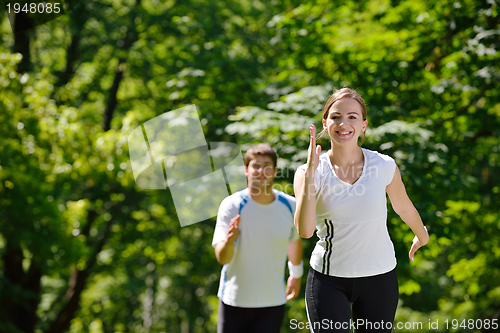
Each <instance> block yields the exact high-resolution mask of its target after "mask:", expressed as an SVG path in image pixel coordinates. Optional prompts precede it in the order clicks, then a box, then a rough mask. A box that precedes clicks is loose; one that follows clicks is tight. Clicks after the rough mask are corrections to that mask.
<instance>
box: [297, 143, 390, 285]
mask: <svg viewBox="0 0 500 333" xmlns="http://www.w3.org/2000/svg"><path fill="white" fill-rule="evenodd" d="M362 151H363V154H364V157H365V162H364V166H363V172H362V174H361V177H360V178H359V179H358V180H357V181H356V182H355V183H354V184H353V185H351V184H348V183H346V182H344V181H342V180H340V179H339V178H338V177H337V175H336V174H335V172H334V169H333V166H332V164H331V162H330V158H329V157H328V156H329V155H328V152H327V153H325V154H323V155H321V156H320V159H319V165H318V168H317V169H316V172H315V174H314V185H315V191H316V234H317V236H318V238H319V241H318V242H317V243H316V247H315V248H314V251H313V253H312V256H311V261H310V265H311V267H312V268H313V269H314V270H316V271H318V272H320V273H323V274H327V275H331V276H338V277H364V276H373V275H378V274H383V273H387V272H389V271H391V270H392V269H394V268H395V267H396V256H395V253H394V246H393V244H392V241H391V239H390V237H389V233H388V231H387V200H386V192H385V189H386V186H387V185H389V184H390V183H391V181H392V178H393V177H394V172H395V170H396V163H395V162H394V159H392V158H391V157H389V156H387V155H383V154H380V153H378V152H375V151H371V150H368V149H364V148H362ZM300 168H302V169H305V168H306V166H305V165H301V166H300Z"/></svg>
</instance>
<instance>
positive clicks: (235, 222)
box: [226, 214, 240, 243]
mask: <svg viewBox="0 0 500 333" xmlns="http://www.w3.org/2000/svg"><path fill="white" fill-rule="evenodd" d="M239 224H240V215H239V214H238V215H236V216H235V217H233V218H232V219H231V222H229V227H228V228H227V236H226V242H227V243H234V241H235V240H236V238H238V236H239V235H240V230H239V229H238V226H239Z"/></svg>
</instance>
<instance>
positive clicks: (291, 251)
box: [287, 238, 302, 265]
mask: <svg viewBox="0 0 500 333" xmlns="http://www.w3.org/2000/svg"><path fill="white" fill-rule="evenodd" d="M287 255H288V260H290V261H291V262H292V264H294V265H299V264H300V263H301V262H302V238H299V239H297V240H296V241H290V242H288V249H287Z"/></svg>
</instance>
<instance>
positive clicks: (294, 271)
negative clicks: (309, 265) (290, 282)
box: [288, 260, 304, 279]
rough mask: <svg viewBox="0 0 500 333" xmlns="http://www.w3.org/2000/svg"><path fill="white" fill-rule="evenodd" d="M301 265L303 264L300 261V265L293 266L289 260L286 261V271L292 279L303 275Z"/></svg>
mask: <svg viewBox="0 0 500 333" xmlns="http://www.w3.org/2000/svg"><path fill="white" fill-rule="evenodd" d="M303 264H304V262H303V261H301V262H300V264H298V265H294V264H292V262H291V261H290V260H289V261H288V271H289V272H290V276H291V277H293V278H294V279H298V278H300V277H302V274H304V267H303Z"/></svg>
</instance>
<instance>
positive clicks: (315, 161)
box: [307, 125, 321, 173]
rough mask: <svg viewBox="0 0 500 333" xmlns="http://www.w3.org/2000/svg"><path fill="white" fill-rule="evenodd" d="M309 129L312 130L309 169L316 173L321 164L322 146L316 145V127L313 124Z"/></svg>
mask: <svg viewBox="0 0 500 333" xmlns="http://www.w3.org/2000/svg"><path fill="white" fill-rule="evenodd" d="M309 130H310V132H311V138H310V140H309V150H308V153H309V154H308V156H307V170H308V171H312V172H313V173H314V171H316V168H317V167H318V165H319V153H320V152H321V146H320V145H317V146H316V127H315V126H314V125H311V127H309Z"/></svg>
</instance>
